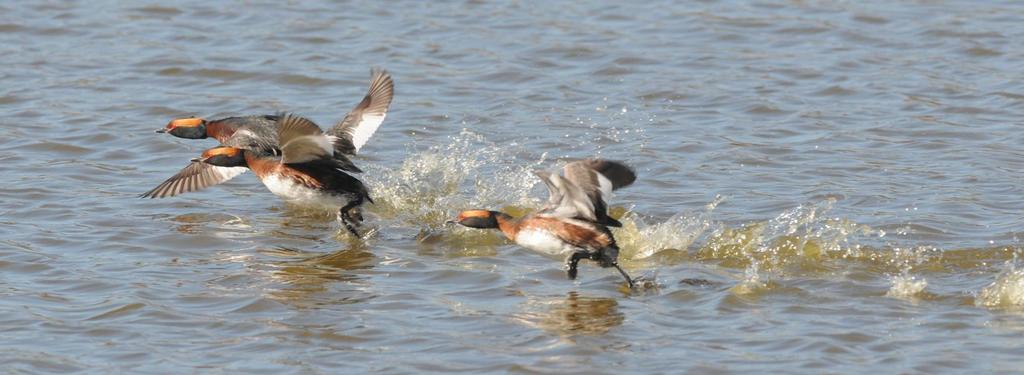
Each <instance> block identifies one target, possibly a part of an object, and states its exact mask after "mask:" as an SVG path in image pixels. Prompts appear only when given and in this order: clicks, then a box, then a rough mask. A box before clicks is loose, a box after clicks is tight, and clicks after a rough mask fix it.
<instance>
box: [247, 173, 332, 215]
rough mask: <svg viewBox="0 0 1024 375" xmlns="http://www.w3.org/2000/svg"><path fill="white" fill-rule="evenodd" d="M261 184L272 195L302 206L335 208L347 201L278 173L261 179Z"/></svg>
mask: <svg viewBox="0 0 1024 375" xmlns="http://www.w3.org/2000/svg"><path fill="white" fill-rule="evenodd" d="M263 185H265V186H266V187H267V189H268V190H270V192H271V193H274V195H276V196H278V197H281V199H284V200H285V201H288V202H289V203H293V204H298V205H302V206H311V207H322V208H324V209H332V210H337V209H338V208H341V206H343V205H345V204H346V203H348V200H347V199H345V198H344V197H342V196H337V195H333V194H328V193H324V192H322V191H319V190H316V189H311V188H309V187H307V186H305V185H302V184H299V183H296V182H295V181H293V180H292V179H290V178H281V177H280V176H278V175H270V176H267V177H266V178H264V179H263Z"/></svg>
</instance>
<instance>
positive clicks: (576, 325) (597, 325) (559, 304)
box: [517, 291, 625, 336]
mask: <svg viewBox="0 0 1024 375" xmlns="http://www.w3.org/2000/svg"><path fill="white" fill-rule="evenodd" d="M525 310H526V311H525V312H523V313H521V314H519V316H518V317H517V320H519V321H520V322H522V323H525V324H527V325H530V326H533V327H537V328H541V329H543V330H545V331H549V332H553V333H557V334H560V335H565V336H573V335H602V334H605V333H607V332H608V331H609V330H611V329H612V328H613V327H617V326H620V325H622V322H623V321H624V320H625V315H623V314H622V313H621V312H619V303H618V301H616V300H614V299H612V298H606V297H586V296H580V295H579V293H577V292H575V291H573V292H569V294H568V295H567V296H566V297H565V298H564V299H561V298H559V299H549V300H531V301H529V302H527V304H526V309H525Z"/></svg>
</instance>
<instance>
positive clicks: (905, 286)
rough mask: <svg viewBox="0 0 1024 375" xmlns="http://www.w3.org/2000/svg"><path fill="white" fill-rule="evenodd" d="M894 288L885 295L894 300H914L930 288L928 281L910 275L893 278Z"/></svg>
mask: <svg viewBox="0 0 1024 375" xmlns="http://www.w3.org/2000/svg"><path fill="white" fill-rule="evenodd" d="M891 281H892V286H891V287H890V288H889V291H888V292H886V293H885V295H886V296H888V297H893V298H905V299H906V298H914V297H916V296H918V295H920V294H921V293H923V292H924V289H925V288H927V287H928V280H925V279H924V278H923V277H920V278H919V277H917V276H913V275H909V274H900V275H895V276H893V277H891Z"/></svg>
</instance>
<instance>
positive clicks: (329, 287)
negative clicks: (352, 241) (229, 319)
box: [264, 246, 377, 308]
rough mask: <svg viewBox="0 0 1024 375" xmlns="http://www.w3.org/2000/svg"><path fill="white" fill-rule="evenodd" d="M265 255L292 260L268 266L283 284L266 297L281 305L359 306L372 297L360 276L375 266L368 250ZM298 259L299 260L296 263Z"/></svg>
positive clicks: (271, 252)
mask: <svg viewBox="0 0 1024 375" xmlns="http://www.w3.org/2000/svg"><path fill="white" fill-rule="evenodd" d="M264 254H268V255H275V254H277V255H283V256H287V257H289V258H293V259H288V260H280V261H270V262H269V263H270V264H269V265H270V266H272V267H274V268H275V269H274V270H273V271H272V272H271V277H272V278H273V279H274V280H275V281H276V282H278V283H280V284H279V285H277V286H275V287H271V288H268V290H267V294H268V296H269V297H270V298H273V299H275V300H277V301H279V302H283V303H287V304H290V305H293V306H296V307H305V308H315V307H316V306H321V305H336V304H348V303H357V302H361V301H364V300H367V299H369V298H372V297H373V296H372V295H370V294H369V293H366V292H365V291H364V290H363V286H362V284H361V277H360V276H359V272H357V271H359V270H366V269H370V268H372V267H373V265H374V264H375V263H376V259H377V257H376V256H374V255H373V253H371V252H369V251H367V249H366V248H365V247H358V246H353V247H351V248H348V249H343V250H339V251H336V252H333V253H327V254H323V253H315V254H311V253H309V252H304V251H301V250H296V249H289V248H278V249H275V250H269V251H265V252H264ZM296 257H299V259H297V260H295V259H294V258H296ZM338 283H344V284H343V285H344V286H343V287H342V289H343V290H339V287H338V286H337V285H336V284H338ZM348 286H351V287H348ZM344 289H348V291H346V290H344Z"/></svg>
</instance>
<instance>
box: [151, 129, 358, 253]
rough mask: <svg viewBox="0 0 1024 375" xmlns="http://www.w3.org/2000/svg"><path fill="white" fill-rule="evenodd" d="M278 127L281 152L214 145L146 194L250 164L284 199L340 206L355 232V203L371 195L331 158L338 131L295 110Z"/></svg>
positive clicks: (209, 180) (187, 186) (182, 187)
mask: <svg viewBox="0 0 1024 375" xmlns="http://www.w3.org/2000/svg"><path fill="white" fill-rule="evenodd" d="M276 128H277V137H278V139H280V140H281V143H282V144H283V146H282V147H281V149H280V156H278V154H277V153H274V152H270V151H268V150H265V149H259V148H240V147H231V146H218V147H214V148H211V149H209V150H206V151H205V152H203V155H202V157H200V158H197V159H193V160H192V164H191V165H189V166H188V167H185V169H183V170H182V171H181V172H179V173H178V174H176V175H174V177H171V178H170V179H168V180H167V181H164V182H163V183H162V184H160V186H157V187H156V188H155V189H153V190H151V191H150V192H147V193H146V194H144V196H167V195H174V194H177V192H182V191H193V190H199V189H202V188H205V187H207V186H211V185H216V184H219V183H221V182H224V181H227V180H228V179H230V178H231V177H234V176H237V175H238V174H241V173H242V172H244V171H245V169H246V168H248V169H251V170H252V171H253V173H254V174H256V177H258V178H259V179H260V181H262V182H263V185H265V186H266V187H267V189H269V190H270V192H272V193H274V194H275V195H277V196H279V197H281V198H282V199H284V200H285V201H286V202H289V203H293V204H297V205H302V206H310V207H318V208H330V209H332V210H335V209H336V210H338V220H339V221H341V223H342V224H343V225H344V226H345V228H346V229H348V231H349V232H351V233H352V234H353V235H355V236H357V237H359V233H358V232H357V231H356V229H355V227H354V226H353V224H358V223H357V221H360V222H361V221H362V214H360V213H359V211H358V208H359V206H361V205H362V204H363V203H364V202H367V201H368V202H370V203H373V199H370V195H369V192H368V191H367V189H366V186H365V185H363V183H362V181H359V179H357V178H355V177H353V176H352V175H350V174H348V173H345V168H344V164H343V163H342V162H339V161H338V160H337V159H336V158H334V152H335V150H336V148H335V147H334V145H335V144H336V141H337V140H336V138H337V137H334V136H330V135H326V134H324V133H323V132H322V131H321V130H320V127H319V126H317V125H316V124H315V123H313V122H312V121H310V120H308V119H306V118H304V117H301V116H298V115H294V114H284V115H280V116H279V117H278V120H277V124H276ZM356 134H358V132H357V133H356ZM364 142H365V140H364ZM359 145H362V143H361V142H360V143H359Z"/></svg>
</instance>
